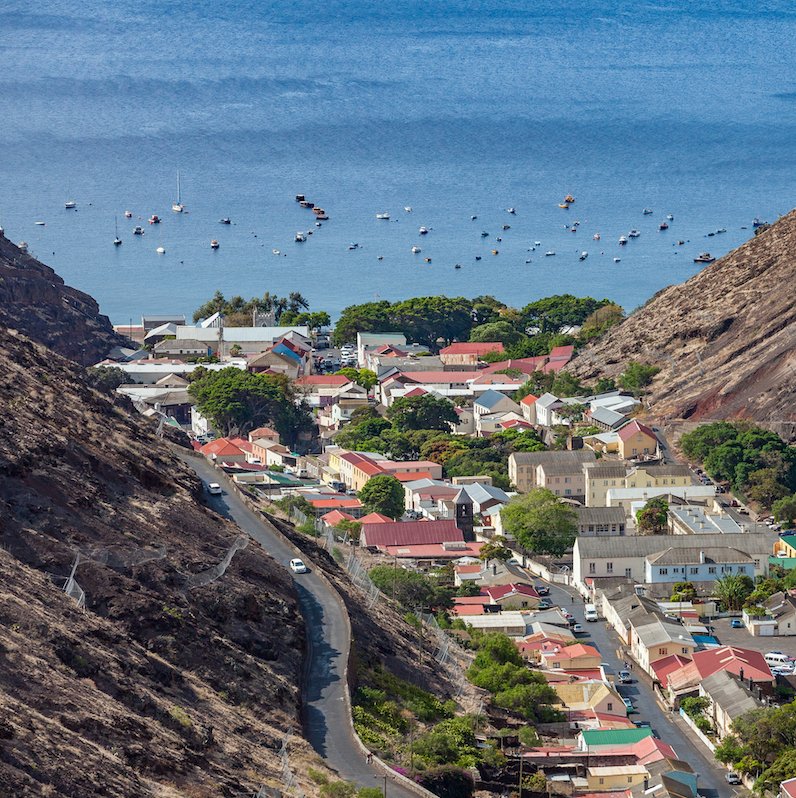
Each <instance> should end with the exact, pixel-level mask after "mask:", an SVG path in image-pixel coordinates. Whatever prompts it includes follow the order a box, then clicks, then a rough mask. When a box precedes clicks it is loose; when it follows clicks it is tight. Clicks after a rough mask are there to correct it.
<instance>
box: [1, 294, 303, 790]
mask: <svg viewBox="0 0 796 798" xmlns="http://www.w3.org/2000/svg"><path fill="white" fill-rule="evenodd" d="M55 285H56V286H58V285H60V284H59V283H57V282H56V283H55ZM58 290H59V291H60V292H61V296H68V295H69V294H68V293H66V292H65V290H64V289H63V288H62V287H60V288H59V289H58ZM0 304H3V303H0ZM0 486H2V489H0V573H2V578H1V579H0V784H2V788H1V789H0V793H2V794H3V795H14V796H44V795H58V796H100V795H104V796H119V795H136V796H142V797H143V798H147V797H148V796H169V797H171V796H191V798H197V797H198V796H214V797H215V796H232V795H238V794H250V793H251V792H252V791H253V790H256V789H257V788H258V787H259V785H260V784H262V783H265V784H269V785H273V786H278V785H279V772H280V768H279V764H278V759H277V756H276V751H277V750H278V748H279V746H280V744H281V741H282V739H283V736H284V735H285V734H286V733H290V732H292V733H293V734H300V725H299V718H300V696H299V685H300V682H301V669H302V661H303V646H304V628H303V624H302V621H301V618H300V616H299V614H298V611H297V604H296V600H295V595H294V592H293V587H292V583H291V581H290V579H289V578H288V577H287V576H286V574H285V572H284V570H283V569H282V568H281V567H279V566H278V565H277V564H276V563H274V562H273V561H272V560H271V559H270V558H269V557H267V556H266V555H265V554H264V553H263V552H262V551H261V550H260V549H259V548H258V546H257V545H256V544H255V543H253V542H250V543H248V545H247V546H246V547H245V548H243V549H241V550H239V551H237V552H236V553H235V554H234V557H233V558H232V561H231V564H230V565H229V567H228V569H227V570H226V572H225V573H224V574H223V576H221V577H220V578H218V579H216V580H215V581H211V580H210V579H209V578H208V577H209V576H210V573H211V572H210V571H208V569H210V568H212V567H213V566H215V565H217V564H218V563H219V562H220V561H221V560H222V559H223V558H224V556H225V554H226V553H227V552H228V550H229V549H230V547H231V545H232V544H233V543H234V542H235V541H236V539H237V528H236V527H232V526H231V525H230V524H228V523H227V522H225V521H224V520H222V519H221V518H220V517H219V516H217V515H216V514H215V513H213V512H211V511H210V510H209V509H207V508H205V507H204V506H203V505H202V503H201V485H200V484H199V482H198V480H197V479H196V478H195V477H194V476H193V474H192V472H190V471H188V470H187V469H186V467H185V466H184V465H182V464H181V463H180V462H179V461H178V460H177V459H176V458H175V457H173V456H172V455H171V454H170V453H169V450H168V449H167V448H166V447H165V446H164V445H162V443H161V442H160V441H158V440H157V438H155V436H154V435H153V434H152V431H151V429H150V425H149V424H148V423H147V422H146V421H144V420H142V419H140V417H138V416H136V415H131V414H130V411H128V410H127V409H126V407H125V406H123V405H121V404H119V405H116V404H113V403H112V401H111V400H110V399H109V398H106V397H105V396H102V395H100V394H98V393H97V392H96V391H94V390H92V389H90V388H88V387H87V386H86V384H85V383H84V382H83V381H82V379H81V378H80V376H79V375H78V376H76V375H75V367H74V366H73V365H72V364H69V363H68V362H67V361H65V360H63V359H61V358H60V357H58V356H57V355H54V354H52V352H50V351H48V350H46V349H44V348H43V347H41V346H39V345H37V344H35V343H33V342H31V341H29V340H28V339H26V338H24V337H23V336H21V335H18V334H16V333H13V332H9V331H7V330H4V329H3V328H2V326H1V325H0ZM78 556H79V564H78V565H77V568H76V570H75V571H74V576H75V579H76V582H77V584H78V585H79V589H82V591H84V592H85V609H81V608H80V607H79V606H78V603H77V602H76V600H75V598H73V597H71V596H70V595H67V594H66V593H65V592H64V591H63V587H64V584H65V581H66V578H67V577H68V576H69V574H70V572H71V571H72V569H73V566H74V564H75V562H76V558H77V557H78ZM73 592H74V594H75V595H77V593H78V590H75V591H73ZM293 739H294V741H295V740H296V737H294V738H293ZM293 750H294V751H296V752H297V753H296V755H297V756H298V757H303V756H304V755H305V754H306V753H307V750H308V749H307V746H306V744H304V743H302V742H301V741H300V740H299V741H298V742H296V743H295V746H294V748H293ZM305 769H306V768H305Z"/></svg>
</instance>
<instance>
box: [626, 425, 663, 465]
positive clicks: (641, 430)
mask: <svg viewBox="0 0 796 798" xmlns="http://www.w3.org/2000/svg"><path fill="white" fill-rule="evenodd" d="M618 434H619V456H620V457H621V458H622V459H623V460H633V459H636V458H640V457H644V456H645V455H646V456H648V457H654V456H655V455H656V454H657V452H658V437H657V436H656V435H655V433H654V432H653V431H652V430H651V429H650V428H649V427H648V426H647V425H646V424H642V423H641V422H640V421H637V420H636V419H633V421H630V422H628V423H627V424H625V425H624V426H623V427H620V428H619V431H618Z"/></svg>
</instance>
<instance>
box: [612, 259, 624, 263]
mask: <svg viewBox="0 0 796 798" xmlns="http://www.w3.org/2000/svg"><path fill="white" fill-rule="evenodd" d="M621 260H622V258H614V263H619V262H620V261H621Z"/></svg>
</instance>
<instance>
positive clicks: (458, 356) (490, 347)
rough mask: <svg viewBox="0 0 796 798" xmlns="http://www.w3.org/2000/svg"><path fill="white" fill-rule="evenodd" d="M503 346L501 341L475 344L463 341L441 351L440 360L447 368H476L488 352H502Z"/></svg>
mask: <svg viewBox="0 0 796 798" xmlns="http://www.w3.org/2000/svg"><path fill="white" fill-rule="evenodd" d="M502 351H503V344H502V343H501V342H500V341H490V342H487V343H473V342H467V341H462V342H460V343H455V344H451V345H450V346H446V347H445V348H444V349H440V352H439V357H440V360H441V361H442V362H443V363H444V364H445V365H446V366H474V365H476V364H477V363H478V361H479V360H481V359H482V358H483V357H484V355H486V354H487V353H488V352H502Z"/></svg>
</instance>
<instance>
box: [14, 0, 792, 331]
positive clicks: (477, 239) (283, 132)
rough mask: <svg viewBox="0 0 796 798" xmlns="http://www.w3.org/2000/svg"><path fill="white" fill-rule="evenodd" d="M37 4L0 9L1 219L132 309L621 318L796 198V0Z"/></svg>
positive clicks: (37, 249)
mask: <svg viewBox="0 0 796 798" xmlns="http://www.w3.org/2000/svg"><path fill="white" fill-rule="evenodd" d="M33 8H34V5H33V4H31V3H29V2H24V3H23V2H17V0H11V1H10V2H8V0H6V2H4V3H2V5H0V102H1V105H0V107H2V123H0V225H2V226H3V227H5V229H6V233H7V235H8V236H9V237H10V238H12V239H13V240H14V241H20V240H25V241H27V242H28V243H29V245H30V249H31V251H32V252H33V253H34V254H36V255H37V256H38V257H39V258H40V259H41V260H43V261H45V262H46V263H48V264H50V265H52V266H53V267H54V268H55V269H56V270H57V271H58V272H59V273H60V274H61V275H62V276H63V277H64V278H65V279H66V281H67V282H69V283H71V284H73V285H75V286H77V287H79V288H81V289H83V290H85V291H88V292H89V293H91V294H92V295H94V296H95V297H96V298H97V299H98V301H99V303H100V306H101V308H102V310H103V311H104V312H105V313H107V314H108V315H109V316H110V317H111V319H112V320H113V321H114V322H117V323H123V322H127V321H128V319H129V318H131V317H132V318H133V319H136V318H137V317H139V316H140V315H141V313H143V312H150V313H166V312H185V313H186V314H190V313H191V312H192V311H193V310H194V309H195V308H196V307H197V305H199V304H200V303H201V302H202V301H203V300H204V299H206V298H207V297H209V296H210V295H211V294H212V293H213V291H215V290H216V289H221V290H222V291H224V292H225V293H227V294H242V295H244V296H251V295H253V294H262V293H263V292H264V291H271V292H274V293H280V294H281V293H286V292H288V291H291V290H299V291H301V292H303V293H304V294H305V295H306V296H307V297H308V298H309V299H310V301H311V304H312V306H313V307H314V308H316V309H326V310H328V311H329V312H330V313H332V314H333V315H334V314H336V313H337V312H339V311H340V310H341V309H342V308H343V307H345V306H346V305H348V304H351V303H355V302H361V301H368V300H371V299H374V298H385V299H397V298H402V297H406V296H412V295H422V294H434V293H446V294H449V295H465V296H475V295H478V294H484V293H489V294H494V295H496V296H498V297H500V298H502V299H504V300H505V301H507V302H510V303H513V304H516V305H521V304H523V303H525V302H527V301H530V300H532V299H534V298H538V297H540V296H545V295H548V294H552V293H559V292H566V291H569V292H574V293H588V294H592V295H595V296H600V297H602V296H609V297H611V298H613V299H615V300H617V301H619V302H620V303H621V304H622V305H624V306H625V307H626V308H627V309H629V310H630V309H632V308H634V307H636V306H637V305H639V304H641V303H643V302H644V301H645V300H646V299H647V298H648V297H649V296H650V295H651V294H653V293H654V292H655V291H657V290H658V289H660V288H662V287H663V286H665V285H668V284H670V283H673V282H678V281H681V280H683V279H685V278H687V277H689V276H690V275H692V274H694V273H695V271H696V269H697V267H696V265H695V264H694V263H693V258H694V256H696V255H697V254H698V253H699V252H700V251H703V250H708V251H710V252H711V253H713V254H714V255H721V254H723V253H725V252H727V251H728V250H729V249H731V248H733V247H734V246H736V245H737V244H739V243H740V242H742V241H743V240H745V239H746V238H748V237H749V236H750V235H751V232H752V231H751V222H752V219H753V218H754V217H755V216H760V217H763V218H765V219H769V220H771V219H773V218H775V217H776V216H777V215H779V214H781V213H783V212H786V211H787V210H789V209H790V208H791V207H793V205H794V204H796V203H795V202H794V187H796V47H794V42H796V6H794V4H793V3H792V2H731V1H730V0H711V1H707V0H696V1H695V2H688V3H685V2H681V3H665V2H659V3H644V2H633V3H629V2H621V1H619V2H607V1H606V0H602V1H600V2H584V1H583V0H581V1H580V2H578V1H577V0H572V1H570V0H564V1H563V2H555V3H554V2H550V1H549V0H534V1H533V2H529V0H522V1H521V2H520V1H518V0H508V1H507V2H494V1H493V0H483V2H455V3H443V2H438V0H427V1H426V2H422V1H421V0H404V2H400V3H383V2H373V0H363V1H362V2H339V1H338V0H326V2H323V3H311V2H306V1H305V2H288V0H277V1H276V2H260V3H245V2H238V1H237V0H228V1H227V2H225V3H218V2H209V1H208V0H195V2H191V3H172V2H168V0H167V1H166V2H163V0H159V2H148V1H147V0H143V1H139V2H136V3H134V4H131V3H109V2H98V1H97V0H83V2H81V3H79V4H78V3H62V2H52V0H49V1H48V0H40V2H37V3H36V4H35V10H32V9H33ZM178 169H179V170H180V172H181V176H182V199H183V202H184V203H185V205H186V207H187V209H188V211H189V213H187V214H183V215H178V214H174V213H172V212H171V210H170V206H171V203H172V201H173V200H174V199H175V195H176V173H177V170H178ZM299 192H300V193H304V194H306V195H307V197H308V199H311V200H313V201H315V202H316V203H318V204H320V205H322V206H323V207H324V208H325V209H326V211H327V213H328V214H329V215H330V217H331V219H330V221H328V222H325V223H324V224H323V226H322V227H320V228H316V227H315V226H314V217H313V216H312V213H311V212H310V211H307V210H303V209H301V208H299V206H298V205H297V204H296V203H295V202H294V200H293V197H294V195H295V194H296V193H299ZM567 193H572V194H573V195H575V197H576V200H577V201H576V203H575V204H574V205H573V206H572V208H571V209H570V210H568V211H565V210H561V209H559V207H558V203H559V202H560V201H561V199H562V198H563V197H564V195H565V194H567ZM66 199H75V200H76V201H77V202H78V209H77V211H67V210H65V209H64V206H63V203H64V201H65V200H66ZM404 206H411V208H412V213H406V212H405V211H404V210H403V209H404ZM512 206H513V207H515V208H516V211H517V212H516V215H515V216H511V215H509V214H508V213H507V212H506V209H507V208H508V207H512ZM647 206H648V207H650V208H652V209H653V210H654V213H653V214H652V215H650V216H643V215H642V209H643V208H644V207H647ZM126 209H130V210H131V211H132V212H133V213H134V218H133V219H125V218H124V217H123V213H124V211H125V210H126ZM379 212H389V213H390V214H391V220H390V221H377V220H376V219H375V214H376V213H379ZM152 213H158V214H159V215H161V216H162V217H163V223H162V224H161V225H160V226H159V227H155V226H149V225H147V224H146V222H145V221H144V220H145V219H146V218H147V217H148V216H149V215H150V214H152ZM668 213H671V214H673V215H674V221H673V222H671V223H670V224H671V227H670V229H669V230H668V231H666V232H659V231H658V223H659V222H660V221H661V220H663V219H664V218H665V217H666V214H668ZM473 215H477V217H478V218H477V220H475V221H473V220H471V216H473ZM222 216H229V217H231V218H232V220H233V224H232V225H230V226H228V227H227V226H224V225H221V224H219V223H218V220H219V219H220V218H221V217H222ZM114 217H118V220H119V233H120V236H121V238H122V239H123V240H124V243H123V245H122V246H121V247H119V248H118V249H115V248H114V247H113V245H112V241H113V238H114ZM37 220H41V221H44V222H46V226H36V225H35V224H34V223H35V222H36V221H37ZM575 220H578V221H579V222H580V225H579V226H578V227H577V228H576V230H577V232H574V233H573V232H570V231H569V224H571V223H572V222H574V221H575ZM134 224H143V225H144V226H145V227H146V234H145V235H144V236H143V237H133V236H132V234H131V233H132V228H133V226H134ZM504 224H509V225H510V226H511V227H510V229H509V230H506V231H503V230H502V226H503V225H504ZM421 225H424V226H425V227H428V228H429V229H430V232H429V234H428V235H426V236H422V237H421V236H419V235H418V228H419V227H420V226H421ZM634 227H635V228H638V229H639V230H640V231H641V237H640V238H638V239H635V240H632V241H631V242H630V243H629V244H628V246H626V247H619V245H618V244H617V240H618V238H619V236H620V235H622V234H624V233H627V232H628V231H629V230H630V229H631V228H634ZM744 227H748V229H742V228H744ZM723 228H726V232H725V233H719V234H717V235H715V236H713V237H706V235H707V233H709V232H713V231H716V230H719V229H723ZM299 230H303V231H307V230H313V231H314V234H313V235H312V236H310V237H309V239H308V241H306V243H303V244H298V243H295V242H294V240H293V239H294V236H295V233H296V231H299ZM482 231H484V232H488V233H489V234H490V237H488V238H482V237H481V232H482ZM597 232H599V233H600V234H601V240H599V241H596V240H594V239H593V238H592V236H593V234H594V233H597ZM498 235H500V236H502V239H503V240H502V241H501V242H499V243H498V242H496V241H495V236H498ZM213 238H217V239H218V240H219V242H220V249H219V250H217V251H215V252H214V251H211V249H210V246H209V244H210V240H211V239H213ZM678 240H684V241H686V242H687V243H686V244H685V245H683V246H677V241H678ZM535 241H540V242H541V245H540V246H537V248H536V251H535V252H532V251H529V249H530V248H532V247H533V246H534V242H535ZM351 243H358V244H359V245H360V246H359V248H358V249H356V250H349V244H351ZM413 245H417V246H420V247H421V249H422V252H421V253H420V254H419V255H413V254H412V253H411V251H410V250H411V247H412V246H413ZM158 246H163V247H165V248H166V254H165V255H158V254H156V252H155V249H156V248H157V247H158ZM275 249H276V250H279V251H280V252H281V253H284V254H280V255H275V254H273V250H275ZM492 249H497V250H498V252H499V254H497V255H493V254H491V250H492ZM547 250H553V251H555V252H556V255H555V257H545V256H544V252H546V251H547ZM582 251H587V252H588V258H587V259H586V260H584V261H580V260H579V254H580V253H581V252H582ZM378 256H383V260H378ZM476 256H481V257H482V259H481V260H476ZM426 257H428V258H431V262H430V263H425V262H424V258H426ZM615 257H620V258H621V262H619V263H615V262H614V258H615ZM528 261H530V262H528ZM457 263H458V264H461V269H458V270H457V269H454V264H457ZM791 288H792V287H791Z"/></svg>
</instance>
